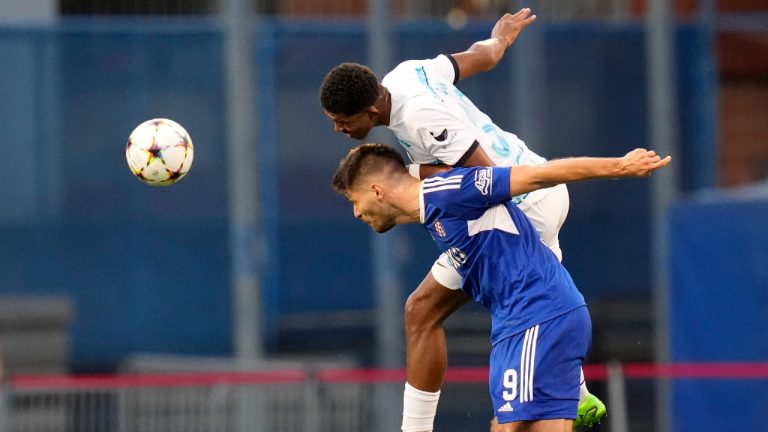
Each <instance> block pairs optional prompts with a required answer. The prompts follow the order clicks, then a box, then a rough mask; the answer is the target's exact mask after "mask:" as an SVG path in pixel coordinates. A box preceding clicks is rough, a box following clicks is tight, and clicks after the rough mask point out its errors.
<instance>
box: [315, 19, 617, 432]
mask: <svg viewBox="0 0 768 432" xmlns="http://www.w3.org/2000/svg"><path fill="white" fill-rule="evenodd" d="M535 19H536V16H535V15H531V11H530V9H527V8H524V9H521V10H520V11H518V12H517V13H515V14H505V15H504V16H503V17H501V19H499V21H498V22H497V23H496V24H495V25H494V27H493V29H492V30H491V35H490V37H489V38H488V39H486V40H481V41H478V42H475V43H474V44H472V46H470V47H469V48H468V49H467V50H465V51H462V52H458V53H453V54H448V55H446V54H440V55H438V56H437V57H434V58H429V59H420V60H406V61H404V62H402V63H400V64H399V65H397V66H396V67H395V68H394V69H393V70H392V71H390V72H389V73H387V74H386V75H385V76H384V78H383V79H382V80H381V82H379V81H378V78H377V77H376V75H375V74H374V73H373V72H372V71H371V70H370V69H369V68H367V67H365V66H363V65H359V64H354V63H343V64H340V65H338V66H336V67H335V68H333V69H332V70H331V71H330V72H329V73H328V74H327V75H326V77H325V79H324V80H323V84H322V86H321V89H320V101H321V104H322V106H323V109H324V111H325V114H326V116H327V117H328V118H329V119H330V120H331V121H332V122H333V125H334V129H335V130H336V131H338V132H341V133H344V134H346V135H348V136H349V137H351V138H355V139H363V138H365V137H366V136H367V135H368V133H369V132H370V130H371V129H372V128H374V127H376V126H386V127H387V128H388V129H389V130H391V131H392V132H393V133H394V135H395V137H396V138H397V140H398V142H399V143H400V144H401V145H402V147H403V148H404V149H405V151H406V152H407V153H408V156H409V158H410V159H411V162H413V163H412V164H411V165H409V170H410V171H409V172H410V173H411V175H413V176H415V177H418V178H424V177H426V176H427V175H429V174H430V173H432V172H434V170H435V169H439V167H440V166H445V165H449V166H517V165H534V164H542V163H544V162H545V161H546V160H545V159H544V158H543V157H541V156H539V155H537V154H536V153H534V152H533V151H532V150H531V149H529V148H528V146H527V145H526V144H525V143H524V142H523V141H522V140H521V139H520V138H518V137H517V136H516V135H515V134H513V133H510V132H507V131H505V130H502V129H501V128H500V127H499V126H497V125H496V124H495V123H494V122H493V120H492V119H491V118H490V117H489V116H488V115H486V114H485V113H484V112H482V111H481V110H480V109H479V108H478V107H477V106H475V105H474V104H473V103H472V101H471V100H470V99H469V98H468V97H467V96H466V95H464V93H462V92H461V90H460V89H459V88H458V87H456V84H457V83H458V82H459V81H460V80H463V79H466V78H469V77H472V76H474V75H477V74H480V73H482V72H485V71H487V70H490V69H493V68H494V67H495V66H496V65H497V64H498V63H499V61H500V60H501V59H502V58H503V56H504V53H505V51H506V49H507V48H508V47H509V46H510V45H512V44H513V43H514V41H515V40H516V39H517V36H518V35H519V33H520V32H521V31H522V30H523V29H524V28H525V27H527V26H528V25H530V24H531V23H533V22H534V20H535ZM513 200H514V202H515V204H517V205H518V206H519V208H520V209H521V210H522V211H523V213H525V215H526V216H527V217H528V219H529V220H530V221H531V223H532V224H533V226H534V228H536V230H537V231H538V233H539V236H540V237H541V239H542V241H544V243H545V244H546V245H547V247H549V248H550V249H551V250H552V252H553V253H554V254H555V256H557V258H558V259H562V251H561V248H560V240H559V233H560V228H561V227H562V226H563V223H564V222H565V219H566V217H567V215H568V209H569V206H570V201H569V197H568V190H567V188H566V186H565V185H563V184H559V185H555V186H553V187H550V188H544V189H539V190H536V191H534V192H531V193H525V194H521V195H519V196H515V197H514V198H513ZM461 283H462V281H461V277H460V275H459V274H458V272H456V271H455V269H454V268H453V266H451V264H450V259H449V257H448V255H446V254H441V255H440V256H439V257H438V259H437V260H436V261H435V263H434V264H433V266H432V268H431V270H430V272H429V273H428V274H427V275H426V277H425V278H424V280H423V281H422V282H421V283H420V284H419V286H418V287H417V288H416V289H415V290H414V292H413V293H412V294H411V295H410V296H409V298H408V301H407V302H406V314H405V319H406V337H407V341H408V349H407V352H408V361H407V369H408V374H409V375H418V376H419V377H420V378H419V379H418V380H414V382H413V385H414V387H416V388H417V389H419V390H423V391H427V392H434V391H437V390H439V388H438V387H437V386H438V385H439V383H441V382H442V380H443V377H444V374H445V368H446V365H447V350H446V343H445V334H444V331H443V328H442V320H440V319H435V318H434V315H428V314H425V312H426V311H429V310H431V309H432V308H433V306H434V305H441V306H443V308H444V311H445V313H446V314H447V313H450V312H453V311H454V310H456V309H458V308H459V307H461V306H462V305H463V304H464V303H466V302H468V301H469V300H470V299H469V296H467V295H466V294H465V293H464V292H463V291H461V290H460V288H461ZM446 316H447V315H446ZM425 372H430V373H428V374H427V373H425ZM579 394H580V401H581V403H580V405H579V413H580V415H579V419H578V420H577V422H576V423H575V425H581V424H584V425H593V424H595V423H597V422H599V421H600V419H601V418H602V417H603V416H604V415H605V412H606V411H605V405H604V404H603V403H602V402H601V401H600V400H599V399H598V398H597V397H595V396H594V395H592V394H591V393H589V391H588V389H587V386H586V383H585V382H584V379H583V376H582V384H581V387H580V393H579Z"/></svg>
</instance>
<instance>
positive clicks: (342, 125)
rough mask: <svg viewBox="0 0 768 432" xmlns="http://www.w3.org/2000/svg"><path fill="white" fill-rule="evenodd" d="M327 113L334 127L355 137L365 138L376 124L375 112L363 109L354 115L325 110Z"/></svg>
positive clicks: (337, 130)
mask: <svg viewBox="0 0 768 432" xmlns="http://www.w3.org/2000/svg"><path fill="white" fill-rule="evenodd" d="M325 115H326V116H327V117H328V118H329V119H331V121H332V122H333V129H334V130H335V131H336V132H341V133H344V134H346V135H347V136H349V137H350V138H354V139H359V140H361V139H363V138H365V137H366V136H368V132H370V131H371V129H373V128H374V127H375V126H376V119H375V115H374V113H373V112H371V111H369V110H363V111H360V112H359V113H356V114H352V115H345V114H334V113H330V112H328V111H325Z"/></svg>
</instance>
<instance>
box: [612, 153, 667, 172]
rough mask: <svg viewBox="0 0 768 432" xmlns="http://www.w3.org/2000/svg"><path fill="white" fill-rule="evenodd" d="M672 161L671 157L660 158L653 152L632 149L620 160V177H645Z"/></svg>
mask: <svg viewBox="0 0 768 432" xmlns="http://www.w3.org/2000/svg"><path fill="white" fill-rule="evenodd" d="M671 161H672V156H667V157H665V158H662V157H661V156H659V155H657V154H656V152H655V151H653V150H646V149H640V148H638V149H634V150H632V151H631V152H629V153H627V154H626V155H624V157H622V158H620V166H619V176H620V177H647V176H649V175H651V173H652V172H653V171H655V170H657V169H659V168H661V167H663V166H665V165H667V164H668V163H670V162H671Z"/></svg>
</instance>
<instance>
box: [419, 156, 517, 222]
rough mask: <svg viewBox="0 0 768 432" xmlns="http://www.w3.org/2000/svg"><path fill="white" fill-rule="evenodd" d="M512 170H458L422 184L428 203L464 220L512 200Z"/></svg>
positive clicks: (491, 168) (475, 168) (495, 168)
mask: <svg viewBox="0 0 768 432" xmlns="http://www.w3.org/2000/svg"><path fill="white" fill-rule="evenodd" d="M509 172H510V168H509V167H472V168H455V169H453V170H450V171H447V172H445V173H441V174H440V175H434V176H430V177H428V178H426V179H424V181H423V182H422V192H423V196H424V199H425V201H430V202H431V203H433V204H434V205H435V206H437V207H439V208H441V209H442V210H444V211H445V212H447V213H450V214H452V215H454V216H456V217H460V218H464V217H466V218H471V217H474V216H476V215H477V214H481V213H483V212H484V211H485V210H486V209H487V208H489V207H492V206H495V205H497V204H501V203H504V202H507V201H509V200H510V196H509Z"/></svg>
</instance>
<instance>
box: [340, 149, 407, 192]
mask: <svg viewBox="0 0 768 432" xmlns="http://www.w3.org/2000/svg"><path fill="white" fill-rule="evenodd" d="M379 172H387V173H388V177H391V175H392V174H393V173H401V174H407V173H408V169H407V168H406V167H405V159H403V156H402V155H401V154H400V153H398V152H397V151H396V150H395V149H394V148H392V147H390V146H388V145H386V144H379V143H368V144H360V145H358V146H356V147H353V148H352V149H351V150H350V151H349V153H347V156H346V157H344V159H342V160H341V161H340V162H339V167H338V168H337V169H336V174H334V176H333V180H332V181H331V184H332V185H333V190H335V191H336V193H339V194H344V193H346V191H347V190H348V189H349V188H351V187H352V186H353V185H354V183H355V181H356V180H357V179H358V178H361V177H365V176H367V175H369V174H373V173H379Z"/></svg>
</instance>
